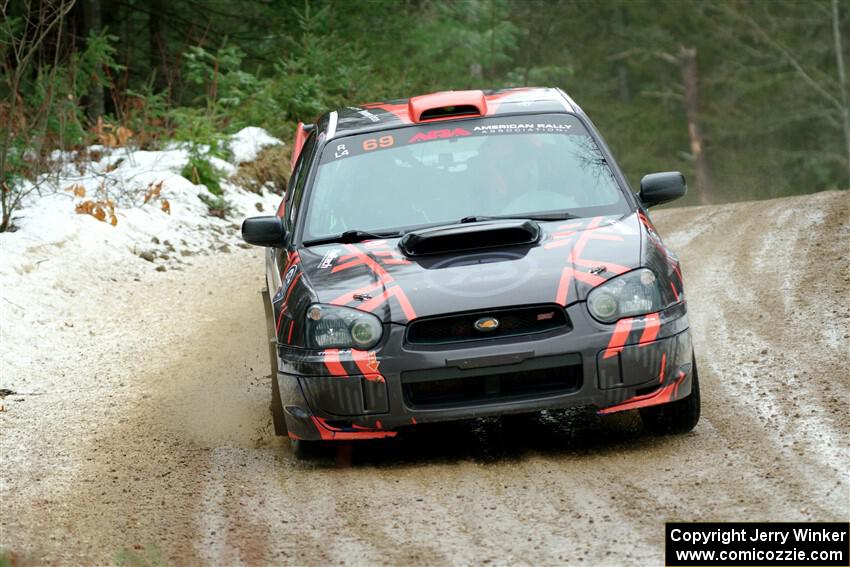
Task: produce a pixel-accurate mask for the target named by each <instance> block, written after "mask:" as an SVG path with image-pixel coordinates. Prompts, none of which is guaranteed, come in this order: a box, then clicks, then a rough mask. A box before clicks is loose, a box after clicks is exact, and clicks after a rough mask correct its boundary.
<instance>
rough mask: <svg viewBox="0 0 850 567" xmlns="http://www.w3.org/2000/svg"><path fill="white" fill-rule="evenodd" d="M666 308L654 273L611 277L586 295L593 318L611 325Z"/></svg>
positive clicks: (641, 270) (650, 271)
mask: <svg viewBox="0 0 850 567" xmlns="http://www.w3.org/2000/svg"><path fill="white" fill-rule="evenodd" d="M665 307H667V306H666V305H664V304H663V299H662V298H661V288H660V287H659V284H658V278H656V277H655V273H653V271H652V270H649V269H647V268H640V269H638V270H634V271H631V272H628V273H625V274H623V275H621V276H617V277H616V278H611V279H610V280H608V281H607V282H605V283H604V284H601V285H599V286H597V287H595V288H593V289H592V290H591V291H590V293H589V294H587V308H588V310H589V311H590V314H591V315H593V318H594V319H597V320H599V321H601V322H603V323H613V322H615V321H616V320H617V319H621V318H623V317H634V316H637V315H646V314H647V313H655V312H656V311H661V310H662V309H664V308H665Z"/></svg>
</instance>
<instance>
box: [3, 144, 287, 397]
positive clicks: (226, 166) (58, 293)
mask: <svg viewBox="0 0 850 567" xmlns="http://www.w3.org/2000/svg"><path fill="white" fill-rule="evenodd" d="M280 143H282V142H281V141H280V140H277V139H275V138H273V137H271V136H270V135H269V134H268V133H266V132H265V131H264V130H262V129H260V128H245V129H244V130H242V131H240V132H239V133H237V134H236V135H234V136H233V137H232V139H231V145H230V147H231V150H232V153H233V155H234V158H233V160H232V161H233V163H228V162H227V161H224V160H221V159H218V158H211V160H210V161H211V162H212V164H213V165H214V166H215V167H216V168H218V169H219V170H221V171H222V172H223V173H224V174H225V175H226V176H231V175H233V174H234V173H235V172H236V169H237V165H238V164H239V163H245V162H247V161H250V160H252V159H254V157H255V156H256V155H257V153H258V152H259V150H260V149H261V148H262V147H264V146H267V145H270V144H280ZM88 156H89V158H88V159H87V160H81V159H80V158H79V156H78V155H77V154H76V153H75V152H74V153H68V154H61V153H58V152H57V153H56V154H55V155H54V156H53V157H54V159H56V160H57V161H59V162H60V167H59V168H58V169H59V173H58V174H56V173H54V174H51V175H50V176H49V177H46V178H45V179H44V180H43V183H42V184H41V185H40V187H39V190H38V191H37V192H33V193H32V194H30V196H29V197H28V198H27V200H26V202H25V203H24V206H23V208H22V209H21V210H19V211H18V212H17V214H16V215H15V221H14V224H15V226H16V227H17V230H16V231H15V232H8V233H2V234H0V388H9V389H12V390H14V391H18V392H22V391H34V390H40V389H41V388H42V387H43V386H45V385H46V383H45V382H44V378H43V377H40V376H34V375H32V372H31V370H30V369H31V368H32V366H31V363H32V362H33V361H34V360H35V358H36V357H37V356H38V353H39V351H40V349H46V348H50V344H51V342H53V341H57V340H59V341H61V340H62V338H63V335H62V330H63V326H68V327H70V326H72V325H73V323H72V322H69V321H68V320H66V319H67V316H68V314H69V313H70V312H71V309H70V307H69V305H68V304H69V302H74V303H77V305H75V306H73V307H75V308H76V310H77V311H79V307H80V305H79V304H80V303H81V302H82V303H83V304H85V302H86V300H87V296H88V295H93V294H91V293H90V292H92V291H93V290H95V289H101V288H102V287H104V286H109V285H110V284H111V283H112V282H114V281H116V280H117V279H127V278H131V279H132V278H137V277H138V276H139V274H141V273H143V272H145V271H160V272H162V271H166V270H180V269H182V268H183V266H186V265H187V264H191V263H192V258H193V257H194V256H198V255H209V254H225V253H227V252H229V251H230V250H231V248H232V247H234V246H245V244H244V243H242V241H241V239H240V237H239V227H240V225H241V222H242V219H243V218H245V217H246V216H251V215H258V214H273V212H274V211H275V209H276V207H277V205H278V203H279V201H280V196H279V195H275V194H272V193H269V192H265V193H264V194H262V195H258V194H255V193H251V192H248V191H246V190H243V189H241V188H240V187H238V186H236V185H235V184H233V183H231V182H229V181H224V182H223V183H222V190H223V195H222V196H223V198H224V199H225V200H226V201H227V202H229V203H230V204H231V205H232V207H233V208H232V212H231V213H230V214H229V216H228V217H227V218H226V219H222V218H218V217H216V216H212V215H210V214H209V209H208V206H207V204H205V203H204V202H203V201H202V200H201V198H200V197H199V195H202V196H205V197H207V198H210V197H214V196H213V195H212V194H211V193H209V191H208V190H207V189H206V187H204V186H203V185H195V184H193V183H192V182H191V181H189V180H188V179H186V178H184V177H182V176H181V175H180V172H181V170H182V169H183V167H184V166H185V165H186V163H187V161H188V156H189V152H188V150H187V149H186V148H185V147H181V146H180V145H176V144H172V145H171V146H168V147H167V149H165V150H163V151H134V150H132V149H130V148H115V149H109V148H104V147H101V146H92V147H91V148H89V152H88ZM94 158H96V159H94ZM107 200H108V201H111V202H112V203H113V204H114V206H115V209H114V217H115V225H114V226H113V224H112V223H111V221H112V213H111V211H110V209H109V206H108V205H105V204H102V208H103V209H104V213H105V215H106V217H105V221H106V222H104V221H100V220H98V219H96V218H95V217H94V216H92V215H90V214H80V213H78V212H76V208H77V207H78V206H81V205H82V206H85V203H86V201H92V202H95V201H98V202H101V203H105V202H106V201H107ZM146 201H147V202H146ZM123 300H124V298H120V297H116V298H115V301H117V302H121V301H123ZM97 307H98V306H97V305H92V306H91V309H92V310H93V311H96V310H97Z"/></svg>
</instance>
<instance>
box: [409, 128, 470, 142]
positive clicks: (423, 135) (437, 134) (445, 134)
mask: <svg viewBox="0 0 850 567" xmlns="http://www.w3.org/2000/svg"><path fill="white" fill-rule="evenodd" d="M457 136H472V132H469V131H467V130H464V129H463V128H454V129H452V128H443V129H441V130H431V131H430V132H419V133H418V134H416V135H415V136H413V137H412V138H410V140H408V142H407V143H408V144H412V143H414V142H430V141H431V140H440V139H444V138H455V137H457Z"/></svg>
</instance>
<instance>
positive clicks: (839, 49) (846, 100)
mask: <svg viewBox="0 0 850 567" xmlns="http://www.w3.org/2000/svg"><path fill="white" fill-rule="evenodd" d="M839 15H840V14H839V12H838V0H832V38H833V41H834V44H835V65H836V67H838V87H839V90H840V92H841V129H842V130H843V132H844V144H845V146H846V149H847V188H848V189H850V93H848V90H850V85H848V84H847V70H846V69H845V67H844V46H843V42H842V41H841V24H840V19H839Z"/></svg>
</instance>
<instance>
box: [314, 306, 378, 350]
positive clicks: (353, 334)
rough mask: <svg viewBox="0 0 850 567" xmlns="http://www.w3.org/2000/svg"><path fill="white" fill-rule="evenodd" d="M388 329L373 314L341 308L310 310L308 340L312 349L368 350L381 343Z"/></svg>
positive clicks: (319, 307)
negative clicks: (385, 329) (382, 336)
mask: <svg viewBox="0 0 850 567" xmlns="http://www.w3.org/2000/svg"><path fill="white" fill-rule="evenodd" d="M383 331H384V327H383V325H382V324H381V320H380V319H378V318H377V317H376V316H374V315H372V314H371V313H366V312H365V311H360V310H358V309H352V308H350V307H340V306H338V305H318V304H317V305H311V306H310V307H309V308H308V309H307V341H308V342H309V345H310V346H311V347H312V348H318V349H325V348H356V349H358V350H367V349H370V348H372V347H373V346H375V345H376V344H378V342H379V341H380V340H381V335H382V334H383Z"/></svg>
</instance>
